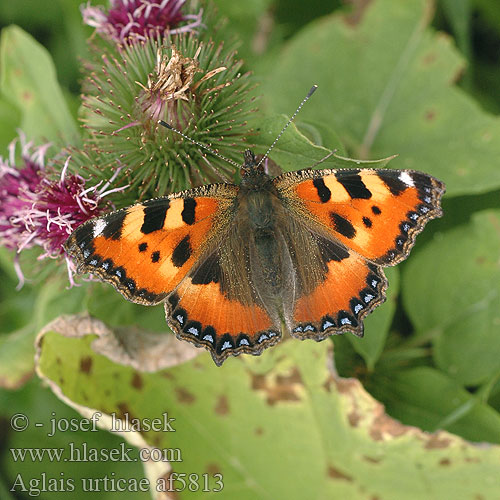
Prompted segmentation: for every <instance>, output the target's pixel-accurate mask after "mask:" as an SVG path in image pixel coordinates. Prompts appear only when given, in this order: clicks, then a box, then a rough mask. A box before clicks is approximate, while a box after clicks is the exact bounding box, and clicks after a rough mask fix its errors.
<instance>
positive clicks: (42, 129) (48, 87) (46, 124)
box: [0, 26, 79, 145]
mask: <svg viewBox="0 0 500 500" xmlns="http://www.w3.org/2000/svg"><path fill="white" fill-rule="evenodd" d="M0 75H1V79H0V91H1V93H2V94H3V96H4V98H5V99H7V100H8V101H9V102H11V103H12V104H14V105H15V106H16V107H17V108H19V109H20V110H21V112H22V120H21V128H22V130H23V131H24V132H25V133H26V135H27V136H28V137H29V138H30V139H35V140H36V142H37V143H40V142H44V141H47V140H49V141H53V142H56V143H61V144H64V145H67V144H73V145H75V144H77V143H78V141H79V135H78V130H77V127H76V125H75V122H74V120H73V118H72V117H71V114H70V112H69V111H68V108H67V105H66V102H65V100H64V96H63V93H62V91H61V89H60V87H59V84H58V82H57V77H56V74H55V69H54V64H53V62H52V60H51V58H50V55H49V54H48V52H47V51H46V50H45V49H44V48H43V47H42V46H41V45H40V44H39V43H38V42H36V41H35V40H34V39H33V38H32V37H31V36H30V35H28V34H27V33H25V32H24V31H23V30H21V29H20V28H18V27H17V26H10V27H8V28H5V29H4V30H3V31H2V35H1V39H0Z"/></svg>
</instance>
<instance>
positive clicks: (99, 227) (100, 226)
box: [94, 219, 107, 238]
mask: <svg viewBox="0 0 500 500" xmlns="http://www.w3.org/2000/svg"><path fill="white" fill-rule="evenodd" d="M106 226H107V224H106V222H105V221H104V220H103V219H97V220H96V221H95V222H94V238H97V237H98V236H101V234H102V232H103V231H104V230H105V229H106Z"/></svg>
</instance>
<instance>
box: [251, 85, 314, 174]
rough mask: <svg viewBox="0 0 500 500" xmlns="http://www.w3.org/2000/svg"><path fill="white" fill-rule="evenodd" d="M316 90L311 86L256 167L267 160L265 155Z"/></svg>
mask: <svg viewBox="0 0 500 500" xmlns="http://www.w3.org/2000/svg"><path fill="white" fill-rule="evenodd" d="M317 88H318V86H317V85H313V86H312V87H311V89H310V90H309V92H308V93H307V95H306V96H305V97H304V99H303V100H302V102H301V103H300V104H299V107H298V108H297V109H296V110H295V113H294V114H293V115H292V117H291V118H290V119H289V120H288V122H287V124H286V125H285V126H284V127H283V128H282V129H281V132H280V133H279V134H278V137H276V139H274V142H273V143H272V144H271V146H269V149H268V150H267V151H266V154H265V155H264V156H263V157H262V158H261V159H260V161H259V163H257V166H259V165H260V164H261V163H262V162H263V161H264V160H265V159H266V158H267V155H268V154H269V153H270V152H271V150H272V149H273V148H274V146H275V145H276V143H277V142H278V141H279V140H280V137H281V136H282V135H283V132H285V130H286V129H287V128H288V125H290V123H292V122H293V119H294V118H295V117H296V116H297V113H298V112H299V111H300V110H301V108H302V106H304V104H305V103H306V101H307V100H308V99H309V97H311V96H312V95H313V94H314V92H315V91H316V89H317Z"/></svg>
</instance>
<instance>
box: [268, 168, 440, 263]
mask: <svg viewBox="0 0 500 500" xmlns="http://www.w3.org/2000/svg"><path fill="white" fill-rule="evenodd" d="M275 185H276V187H277V189H278V192H279V193H280V195H281V196H282V199H283V201H284V203H285V205H286V206H288V207H289V209H290V211H291V212H292V213H300V214H301V217H303V218H306V219H309V220H310V221H311V224H318V223H319V224H321V225H322V226H323V227H324V228H327V229H328V231H329V233H330V235H331V237H333V238H335V239H337V240H338V241H340V242H342V243H343V244H344V245H345V246H346V247H348V248H350V249H352V250H354V251H356V252H358V253H359V254H360V255H362V256H363V257H365V258H367V259H369V260H370V261H372V262H374V263H377V264H381V265H384V266H387V265H394V264H397V263H398V262H400V261H401V260H403V259H404V258H406V256H407V255H408V253H409V251H410V249H411V247H412V246H413V244H414V242H415V237H416V235H417V234H418V233H420V232H421V231H422V229H423V228H424V226H425V224H426V222H427V221H429V220H430V219H433V218H435V217H439V216H440V215H441V208H440V205H439V202H440V198H441V196H442V194H443V193H444V185H443V184H442V183H441V182H440V181H438V180H437V179H435V178H434V177H431V176H430V175H427V174H423V173H421V172H416V171H412V170H390V169H380V170H374V169H365V170H357V169H352V170H303V171H299V172H289V173H286V174H284V175H282V176H280V177H277V178H276V179H275Z"/></svg>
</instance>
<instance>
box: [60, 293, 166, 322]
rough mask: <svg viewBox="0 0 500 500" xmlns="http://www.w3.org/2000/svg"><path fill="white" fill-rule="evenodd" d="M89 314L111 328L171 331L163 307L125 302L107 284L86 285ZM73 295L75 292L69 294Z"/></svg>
mask: <svg viewBox="0 0 500 500" xmlns="http://www.w3.org/2000/svg"><path fill="white" fill-rule="evenodd" d="M82 286H86V287H87V291H86V300H87V301H86V307H87V309H88V311H89V314H91V315H92V316H94V317H96V318H99V319H102V320H103V321H105V322H106V323H107V324H108V325H111V326H132V325H136V326H139V327H141V328H145V329H147V330H152V331H158V332H162V331H163V332H168V331H170V330H169V328H168V326H167V322H166V320H165V311H164V309H163V307H162V306H161V305H160V306H154V307H148V306H143V305H140V304H134V303H132V302H129V301H128V300H125V299H124V298H123V296H122V295H121V294H119V293H118V292H117V291H116V290H115V289H114V288H112V287H111V286H110V285H109V284H107V283H93V284H84V285H82ZM68 293H73V290H72V291H70V292H68Z"/></svg>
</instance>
